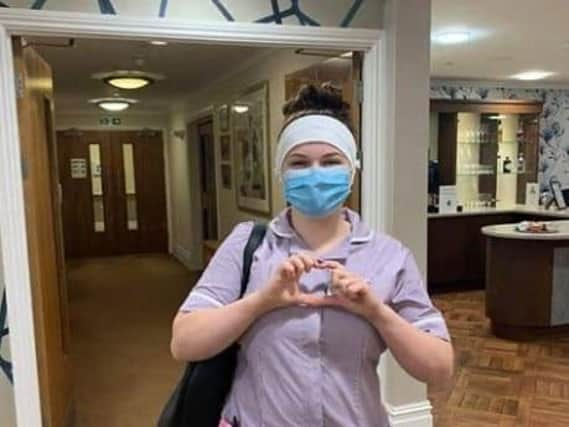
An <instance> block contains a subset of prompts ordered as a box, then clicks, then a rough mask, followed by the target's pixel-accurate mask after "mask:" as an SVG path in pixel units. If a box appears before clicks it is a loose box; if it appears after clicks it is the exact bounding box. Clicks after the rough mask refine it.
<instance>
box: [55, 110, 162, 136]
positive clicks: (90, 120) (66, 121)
mask: <svg viewBox="0 0 569 427" xmlns="http://www.w3.org/2000/svg"><path fill="white" fill-rule="evenodd" d="M55 107H56V110H55V127H56V129H57V130H64V129H69V128H77V129H96V130H138V129H144V128H147V129H154V130H158V129H160V130H164V131H165V130H166V129H167V127H168V114H167V112H165V111H164V112H160V111H157V112H154V113H150V112H147V113H142V114H140V113H136V112H128V111H127V112H124V113H118V114H116V113H115V114H109V113H105V112H103V111H101V112H100V113H98V112H97V113H88V112H73V111H60V110H58V109H57V105H56V106H55ZM132 108H135V109H136V106H134V107H132ZM104 117H117V118H120V119H121V124H120V125H116V126H109V125H102V124H101V123H100V122H99V120H100V119H102V118H104Z"/></svg>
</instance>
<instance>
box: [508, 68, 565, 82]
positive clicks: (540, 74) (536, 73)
mask: <svg viewBox="0 0 569 427" xmlns="http://www.w3.org/2000/svg"><path fill="white" fill-rule="evenodd" d="M554 74H555V73H553V72H551V71H542V70H532V71H524V72H523V73H518V74H514V75H513V76H512V78H514V79H517V80H526V81H530V80H543V79H546V78H547V77H551V76H553V75H554Z"/></svg>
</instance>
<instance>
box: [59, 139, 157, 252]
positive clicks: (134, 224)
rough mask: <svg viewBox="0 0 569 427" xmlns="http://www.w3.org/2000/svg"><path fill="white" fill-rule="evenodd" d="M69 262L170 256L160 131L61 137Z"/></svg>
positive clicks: (61, 174)
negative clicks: (86, 258) (91, 258)
mask: <svg viewBox="0 0 569 427" xmlns="http://www.w3.org/2000/svg"><path fill="white" fill-rule="evenodd" d="M57 145H58V151H59V164H60V165H61V167H60V170H59V173H60V175H59V180H60V183H61V188H62V193H63V223H64V225H65V227H64V235H65V249H66V255H67V256H68V257H84V256H109V255H120V254H128V253H145V252H154V253H157V252H159V253H165V252H166V251H167V247H168V235H167V233H168V230H167V220H166V193H165V180H164V156H163V153H164V148H163V139H162V134H161V132H160V131H151V130H146V131H84V130H81V131H79V130H68V131H58V132H57Z"/></svg>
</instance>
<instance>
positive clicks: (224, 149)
mask: <svg viewBox="0 0 569 427" xmlns="http://www.w3.org/2000/svg"><path fill="white" fill-rule="evenodd" d="M219 142H220V145H221V161H222V162H230V161H231V136H230V135H221V136H220V137H219Z"/></svg>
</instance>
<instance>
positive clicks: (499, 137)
mask: <svg viewBox="0 0 569 427" xmlns="http://www.w3.org/2000/svg"><path fill="white" fill-rule="evenodd" d="M500 142H502V121H501V120H498V143H500Z"/></svg>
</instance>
